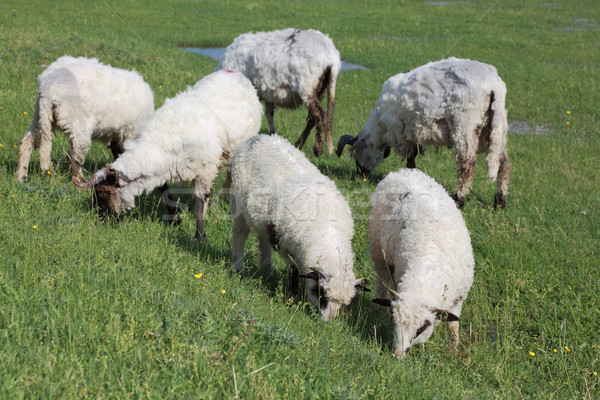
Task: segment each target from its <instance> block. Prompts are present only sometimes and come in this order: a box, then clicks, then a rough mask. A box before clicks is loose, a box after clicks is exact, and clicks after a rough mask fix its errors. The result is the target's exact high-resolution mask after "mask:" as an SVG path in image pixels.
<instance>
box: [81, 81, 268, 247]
mask: <svg viewBox="0 0 600 400" xmlns="http://www.w3.org/2000/svg"><path fill="white" fill-rule="evenodd" d="M261 118H262V106H261V104H260V101H259V99H258V96H257V95H256V90H255V89H254V88H253V87H252V84H251V83H250V81H248V79H246V78H245V77H244V76H243V75H242V74H239V73H236V72H231V71H219V72H215V73H213V74H211V75H208V76H207V77H205V78H204V79H202V80H201V81H199V82H198V83H196V85H194V87H193V88H190V89H188V90H187V91H185V92H183V93H180V94H178V95H177V96H176V97H174V98H172V99H167V100H166V101H165V104H164V105H163V106H162V107H161V108H160V109H158V110H157V111H156V112H155V113H154V114H153V115H152V117H150V119H149V120H148V121H147V122H146V123H145V124H144V125H142V127H141V128H140V131H139V132H138V135H137V136H136V138H135V139H133V140H130V141H128V142H127V143H125V152H124V153H123V154H122V155H121V156H120V157H119V158H118V159H117V160H116V161H115V162H114V163H113V164H112V165H107V166H106V167H105V168H103V169H101V170H100V171H98V172H96V173H95V174H94V175H93V176H92V177H91V178H90V179H89V181H87V182H84V183H79V184H77V183H76V184H77V186H78V187H80V188H89V187H92V186H94V189H95V194H96V200H97V202H98V206H99V207H100V209H101V212H102V213H104V214H112V215H114V216H120V215H121V214H122V213H123V212H124V211H126V210H129V209H131V208H133V207H134V206H135V203H134V200H135V196H137V195H140V194H142V193H143V192H146V193H149V192H151V191H152V190H153V189H154V188H156V187H159V186H161V185H163V187H162V189H163V190H164V189H165V188H166V186H165V184H166V182H169V181H170V182H193V183H194V200H195V210H196V221H197V228H196V238H197V239H202V238H204V236H205V233H204V216H205V214H206V207H207V205H208V197H209V194H210V191H211V188H212V185H213V182H214V181H215V179H216V177H217V175H218V173H219V169H220V167H222V166H224V165H228V164H229V163H230V162H231V157H232V155H233V152H234V150H235V147H236V146H237V144H238V143H239V142H241V141H242V140H244V139H247V138H248V137H250V136H252V135H256V134H257V133H258V130H259V129H260V123H261ZM169 200H171V199H169ZM173 203H174V202H173V201H169V202H167V205H168V206H169V205H171V206H170V207H169V211H170V212H171V214H175V213H176V211H177V210H176V208H175V207H174V206H172V204H173Z"/></svg>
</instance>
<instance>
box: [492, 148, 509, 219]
mask: <svg viewBox="0 0 600 400" xmlns="http://www.w3.org/2000/svg"><path fill="white" fill-rule="evenodd" d="M510 167H511V164H510V160H509V159H508V155H507V154H506V150H505V151H504V152H503V153H502V155H501V156H500V168H498V177H497V181H498V182H497V185H498V192H497V193H496V196H494V208H496V207H500V208H504V207H505V206H506V194H507V193H508V173H509V172H510Z"/></svg>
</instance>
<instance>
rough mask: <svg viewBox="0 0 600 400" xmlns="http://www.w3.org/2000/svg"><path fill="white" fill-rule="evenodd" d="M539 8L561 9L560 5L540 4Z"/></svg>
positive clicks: (561, 5)
mask: <svg viewBox="0 0 600 400" xmlns="http://www.w3.org/2000/svg"><path fill="white" fill-rule="evenodd" d="M540 7H548V8H562V7H563V4H562V3H541V4H540Z"/></svg>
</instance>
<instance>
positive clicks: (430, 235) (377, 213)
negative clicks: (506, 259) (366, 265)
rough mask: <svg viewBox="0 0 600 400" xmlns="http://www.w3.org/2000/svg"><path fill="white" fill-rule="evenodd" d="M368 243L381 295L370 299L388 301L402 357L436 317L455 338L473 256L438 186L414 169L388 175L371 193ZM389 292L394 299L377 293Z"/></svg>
mask: <svg viewBox="0 0 600 400" xmlns="http://www.w3.org/2000/svg"><path fill="white" fill-rule="evenodd" d="M369 242H370V247H371V257H372V258H373V265H374V268H375V274H376V276H377V284H376V287H377V295H378V296H379V297H380V298H377V299H375V300H373V301H374V302H376V303H378V304H381V305H384V306H387V307H390V310H391V315H392V321H393V323H394V354H395V355H396V356H397V357H399V358H401V357H403V356H404V355H405V354H406V352H407V351H408V350H409V348H410V347H411V346H412V345H414V344H416V343H423V342H425V341H427V339H429V337H430V336H431V334H432V333H433V325H434V323H435V321H436V320H439V319H442V320H445V321H446V322H447V324H448V328H449V329H450V339H451V340H452V342H453V343H456V342H457V341H458V325H459V317H460V313H461V309H462V305H463V301H464V300H465V299H466V298H467V294H468V293H469V289H470V288H471V285H472V283H473V270H474V266H475V260H474V259H473V250H472V248H471V239H470V237H469V231H468V230H467V227H466V225H465V221H464V219H463V217H462V214H461V213H460V211H459V210H458V209H457V208H456V205H455V204H454V202H453V201H452V199H451V198H450V196H448V194H447V193H446V191H445V190H444V188H443V187H442V186H441V185H440V184H438V183H437V182H436V181H434V180H433V179H432V178H430V177H429V176H427V175H425V174H424V173H423V172H421V171H419V170H416V169H402V170H400V171H398V172H392V173H390V174H389V175H388V176H386V177H385V179H383V180H382V181H381V182H380V183H379V185H377V189H375V193H373V196H372V197H371V215H370V217H369ZM388 291H389V292H391V293H392V294H393V295H394V298H392V299H390V298H382V297H383V296H386V295H387V293H388Z"/></svg>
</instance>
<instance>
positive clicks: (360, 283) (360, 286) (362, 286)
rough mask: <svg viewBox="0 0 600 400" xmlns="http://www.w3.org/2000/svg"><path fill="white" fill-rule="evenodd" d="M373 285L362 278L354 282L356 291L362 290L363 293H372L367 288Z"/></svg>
mask: <svg viewBox="0 0 600 400" xmlns="http://www.w3.org/2000/svg"><path fill="white" fill-rule="evenodd" d="M369 283H371V282H369V281H368V280H367V279H366V278H360V279H357V280H355V281H354V287H355V288H356V290H360V291H363V292H370V291H371V289H369V288H368V287H367V285H368V284H369Z"/></svg>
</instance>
